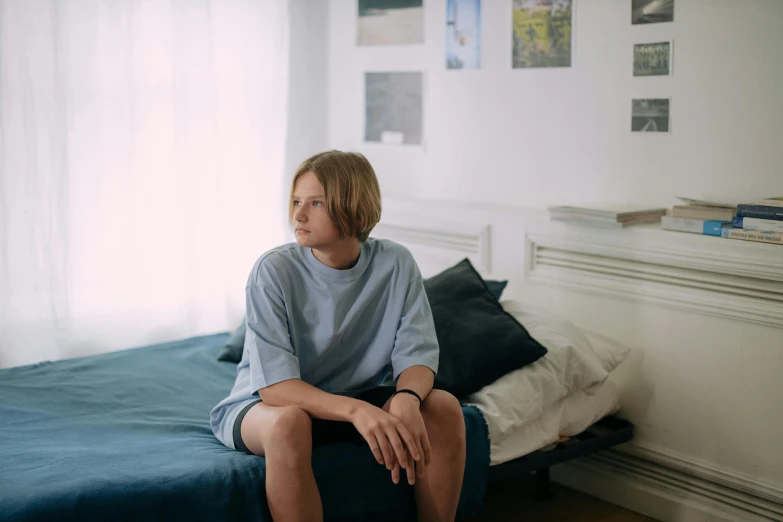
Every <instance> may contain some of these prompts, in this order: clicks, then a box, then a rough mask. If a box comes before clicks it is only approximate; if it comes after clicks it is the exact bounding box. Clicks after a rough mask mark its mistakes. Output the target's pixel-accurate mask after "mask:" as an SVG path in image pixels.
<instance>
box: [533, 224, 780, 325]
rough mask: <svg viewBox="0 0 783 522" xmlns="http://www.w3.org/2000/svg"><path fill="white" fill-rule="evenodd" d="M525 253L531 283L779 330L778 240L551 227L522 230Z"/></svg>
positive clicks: (578, 227) (658, 231)
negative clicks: (767, 242)
mask: <svg viewBox="0 0 783 522" xmlns="http://www.w3.org/2000/svg"><path fill="white" fill-rule="evenodd" d="M680 236H686V237H685V238H683V237H680ZM759 247H761V248H759ZM525 251H526V254H527V255H526V264H525V277H526V279H527V280H529V281H531V282H539V283H545V284H554V285H558V286H563V287H567V288H570V289H573V290H578V291H582V292H588V293H592V294H596V295H601V296H604V297H610V298H614V299H623V300H630V301H637V302H647V303H652V304H656V305H659V306H665V307H670V308H676V309H680V310H688V311H692V312H698V313H703V314H709V315H716V316H720V317H726V318H730V319H737V320H741V321H747V322H752V323H757V324H763V325H768V326H775V327H779V328H783V248H780V247H779V246H777V245H763V244H761V245H759V244H752V243H748V242H744V241H737V240H730V239H724V238H714V237H707V236H699V235H695V234H684V233H676V232H667V231H662V230H652V229H649V228H648V229H644V228H641V229H640V230H629V229H618V230H612V229H608V230H600V229H599V230H593V229H590V228H588V227H580V226H571V227H569V226H564V225H562V224H552V225H551V226H547V227H540V228H539V229H538V230H532V231H528V233H527V234H526V236H525Z"/></svg>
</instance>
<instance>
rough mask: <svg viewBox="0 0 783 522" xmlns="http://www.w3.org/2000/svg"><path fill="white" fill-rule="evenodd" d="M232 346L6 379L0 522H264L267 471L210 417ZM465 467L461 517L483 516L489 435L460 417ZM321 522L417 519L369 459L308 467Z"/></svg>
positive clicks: (321, 459)
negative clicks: (231, 443) (225, 352)
mask: <svg viewBox="0 0 783 522" xmlns="http://www.w3.org/2000/svg"><path fill="white" fill-rule="evenodd" d="M227 338H228V334H218V335H211V336H204V337H196V338H192V339H187V340H183V341H179V342H173V343H166V344H160V345H155V346H146V347H141V348H134V349H130V350H124V351H121V352H114V353H109V354H102V355H97V356H90V357H82V358H78V359H70V360H65V361H56V362H46V363H41V364H36V365H31V366H23V367H18V368H10V369H6V370H0V520H2V521H6V520H8V521H10V520H13V521H33V520H58V521H67V520H73V521H83V520H115V519H122V520H143V521H153V520H162V521H163V520H165V521H175V520H189V521H192V520H209V521H215V520H261V521H270V520H271V517H270V516H269V511H268V508H267V506H266V496H265V494H264V492H263V488H264V481H265V471H266V469H265V462H264V459H263V458H260V457H255V456H251V455H245V454H243V453H240V452H238V451H235V450H231V449H229V448H226V447H225V446H223V445H222V444H221V443H220V442H219V441H218V440H217V439H215V437H214V436H213V435H212V432H211V431H210V429H209V411H210V409H211V408H212V406H213V405H214V404H216V403H217V402H218V401H219V400H220V399H222V398H223V397H224V396H225V395H227V394H228V392H229V390H230V388H231V386H232V384H233V382H234V376H235V374H236V366H235V365H233V364H230V363H225V362H218V361H217V360H216V356H217V353H218V351H219V349H220V347H221V346H222V344H223V343H224V342H225V341H226V339H227ZM463 412H464V414H465V421H466V425H467V440H468V451H467V464H466V472H465V479H464V484H463V489H462V496H461V498H460V508H459V513H458V518H460V519H461V518H464V517H466V516H469V515H472V514H474V513H476V512H477V511H479V510H480V509H481V507H482V506H483V501H484V492H485V488H486V477H487V471H488V468H489V439H488V434H487V428H486V423H485V422H484V418H483V417H482V416H481V413H480V412H479V411H478V410H477V409H476V408H474V407H468V406H465V407H463ZM313 467H314V470H315V475H316V480H317V482H318V487H319V489H320V491H321V496H322V499H323V504H324V514H325V519H326V520H356V521H359V520H372V521H373V522H381V521H386V520H388V521H395V522H399V521H404V520H415V519H416V515H415V503H414V497H413V489H412V488H411V487H410V486H408V485H407V484H404V483H401V484H399V485H394V484H393V483H392V482H391V479H390V475H389V472H388V471H386V469H385V468H384V467H382V466H380V465H378V464H377V463H376V462H375V460H374V459H373V457H372V454H371V453H370V450H369V449H368V448H367V447H363V446H358V445H354V444H337V445H332V446H324V447H320V448H318V449H317V450H316V451H315V452H314V455H313Z"/></svg>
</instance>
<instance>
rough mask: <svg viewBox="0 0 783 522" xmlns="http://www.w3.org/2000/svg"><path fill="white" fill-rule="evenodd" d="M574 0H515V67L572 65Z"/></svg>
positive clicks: (513, 40)
mask: <svg viewBox="0 0 783 522" xmlns="http://www.w3.org/2000/svg"><path fill="white" fill-rule="evenodd" d="M572 15H573V0H546V1H543V0H514V3H513V13H512V20H513V22H512V25H513V27H512V60H511V61H512V67H513V68H514V69H525V68H537V67H570V66H571V45H572V42H571V35H572V29H573V19H572Z"/></svg>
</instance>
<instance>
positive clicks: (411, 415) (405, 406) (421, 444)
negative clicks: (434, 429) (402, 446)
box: [389, 393, 431, 485]
mask: <svg viewBox="0 0 783 522" xmlns="http://www.w3.org/2000/svg"><path fill="white" fill-rule="evenodd" d="M389 414H391V415H392V416H393V417H396V418H397V419H399V420H400V421H401V422H402V424H403V425H404V426H405V428H406V429H407V431H408V432H409V433H410V435H411V437H412V439H413V445H411V444H410V443H408V442H407V441H406V446H407V448H406V449H407V451H408V453H410V454H412V455H414V458H413V460H415V461H416V462H415V464H414V463H413V462H412V461H410V460H408V464H407V465H404V466H402V467H404V468H405V471H406V472H405V474H406V475H407V476H408V483H409V484H410V485H413V484H415V483H416V477H419V478H421V477H423V476H424V472H425V471H426V469H427V466H429V465H430V458H431V448H430V440H429V437H428V436H427V428H426V427H425V426H424V418H423V417H422V416H421V410H420V409H419V399H417V398H416V397H414V396H412V395H408V394H406V393H399V394H397V395H395V396H394V398H393V399H392V400H391V404H390V405H389ZM416 454H418V455H419V456H421V457H423V458H416ZM406 457H407V455H406ZM400 462H405V461H400ZM392 481H393V482H394V483H395V484H397V483H398V482H399V481H400V464H399V462H395V465H394V467H393V469H392Z"/></svg>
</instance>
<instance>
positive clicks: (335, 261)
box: [312, 238, 362, 270]
mask: <svg viewBox="0 0 783 522" xmlns="http://www.w3.org/2000/svg"><path fill="white" fill-rule="evenodd" d="M312 250H313V256H315V258H316V259H317V260H318V261H320V262H321V263H323V264H324V265H326V266H328V267H329V268H334V269H335V270H348V269H349V268H353V267H354V266H355V265H356V263H357V262H358V261H359V254H360V253H361V251H362V244H361V242H360V241H359V240H358V239H356V238H349V239H344V240H342V241H340V242H339V243H337V244H335V245H332V246H330V247H328V248H320V249H315V248H313V249H312Z"/></svg>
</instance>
